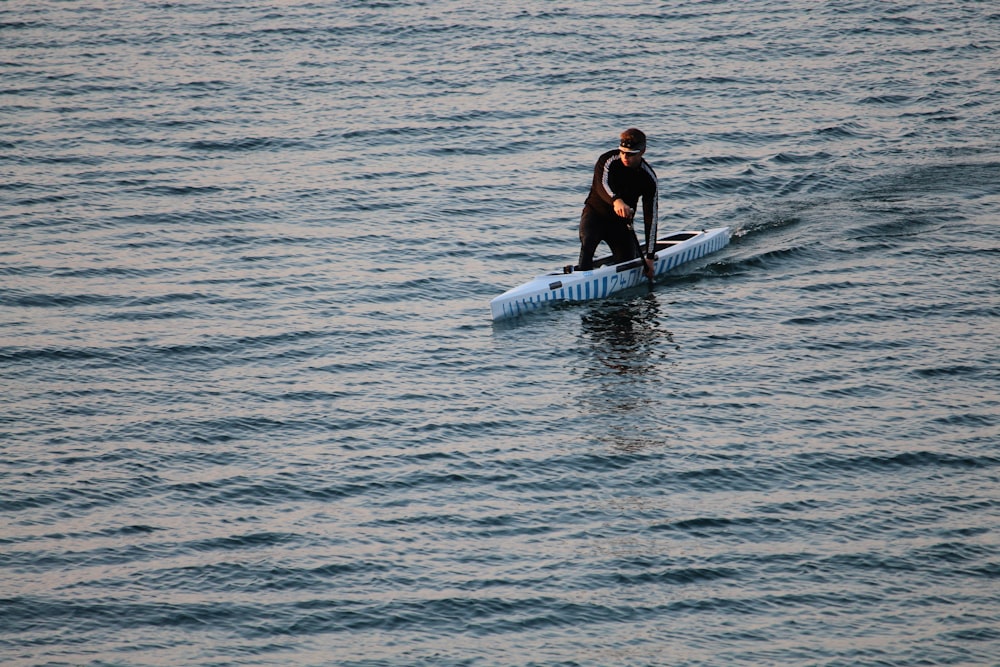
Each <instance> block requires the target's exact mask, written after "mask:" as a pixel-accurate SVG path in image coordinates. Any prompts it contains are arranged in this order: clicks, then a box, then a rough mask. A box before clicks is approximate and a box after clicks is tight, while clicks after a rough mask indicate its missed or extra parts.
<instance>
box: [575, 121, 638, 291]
mask: <svg viewBox="0 0 1000 667" xmlns="http://www.w3.org/2000/svg"><path fill="white" fill-rule="evenodd" d="M645 152H646V135H645V134H643V133H642V132H641V131H639V130H637V129H635V128H634V127H633V128H629V129H627V130H625V131H624V132H622V133H621V137H620V141H619V145H618V149H617V150H613V151H608V152H607V153H605V154H603V155H602V156H601V157H599V158H598V159H597V164H596V165H594V182H593V184H592V185H591V186H590V194H589V195H587V201H586V202H585V203H584V205H583V213H582V214H581V215H580V262H579V268H580V270H581V271H590V270H591V269H593V268H594V252H595V251H596V250H597V246H598V244H600V242H601V241H604V242H605V243H607V244H608V247H610V248H611V252H612V253H613V255H614V260H613V261H614V262H615V263H616V264H617V263H619V262H624V261H627V260H630V259H633V258H635V257H637V256H638V255H637V251H639V252H641V251H642V250H641V249H640V248H639V244H638V239H636V237H635V232H634V231H633V229H632V219H633V218H634V217H635V212H636V207H637V206H638V205H639V198H640V197H641V198H642V219H643V225H644V228H645V238H646V243H645V249H644V250H645V263H646V267H645V272H646V275H647V276H650V277H651V276H652V275H653V259H652V258H653V253H654V252H655V251H656V226H657V211H656V207H657V189H656V185H657V182H656V174H655V173H654V172H653V168H652V167H650V166H649V163H648V162H646V160H645V159H644V158H643V157H642V156H643V155H644V154H645Z"/></svg>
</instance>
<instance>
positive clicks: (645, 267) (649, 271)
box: [628, 209, 655, 287]
mask: <svg viewBox="0 0 1000 667" xmlns="http://www.w3.org/2000/svg"><path fill="white" fill-rule="evenodd" d="M634 220H635V209H632V217H631V218H629V220H628V228H629V231H630V232H632V239H633V240H634V241H635V249H636V252H638V253H639V266H641V267H642V273H643V275H645V276H646V278H647V279H648V280H649V286H650V287H652V286H653V277H654V275H655V273H654V270H653V268H652V267H651V266H650V265H649V264H647V263H646V255H645V253H644V252H643V251H642V244H641V243H639V237H638V236H636V235H635V228H634V226H633V221H634Z"/></svg>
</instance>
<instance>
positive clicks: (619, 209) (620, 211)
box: [611, 197, 635, 220]
mask: <svg viewBox="0 0 1000 667" xmlns="http://www.w3.org/2000/svg"><path fill="white" fill-rule="evenodd" d="M611 203H612V205H613V206H614V208H615V215H617V216H618V217H619V218H625V219H626V220H631V219H632V216H633V215H635V211H634V210H633V209H632V207H631V206H629V205H628V204H626V203H625V200H624V199H622V198H621V197H619V198H618V199H616V200H614V201H613V202H611Z"/></svg>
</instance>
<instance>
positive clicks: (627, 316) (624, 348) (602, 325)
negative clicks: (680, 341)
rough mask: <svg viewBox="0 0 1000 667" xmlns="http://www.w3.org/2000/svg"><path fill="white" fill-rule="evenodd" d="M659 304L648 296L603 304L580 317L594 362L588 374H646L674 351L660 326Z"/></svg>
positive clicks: (673, 344)
mask: <svg viewBox="0 0 1000 667" xmlns="http://www.w3.org/2000/svg"><path fill="white" fill-rule="evenodd" d="M661 319H662V317H661V310H660V302H659V300H658V299H657V296H656V294H655V293H654V292H653V291H650V292H649V293H647V294H644V295H642V296H639V297H636V298H635V299H631V300H629V301H625V302H618V303H615V302H605V303H602V304H599V305H595V306H594V307H593V308H592V309H590V310H588V311H586V312H585V313H584V314H583V317H582V318H581V320H582V322H581V323H582V325H583V326H582V333H583V338H584V339H585V340H586V345H587V347H589V348H590V349H591V351H592V355H591V356H590V358H591V359H592V360H593V361H594V362H596V363H594V364H592V367H591V368H590V369H589V374H591V375H598V376H600V375H606V374H612V375H645V374H647V373H649V372H651V371H653V370H654V369H655V367H656V366H657V365H658V364H660V363H662V362H663V361H664V360H665V359H666V356H667V354H666V353H667V352H668V351H669V350H676V349H677V345H676V344H675V343H674V338H673V334H672V333H671V332H669V331H667V330H666V329H663V328H662V327H661V324H660V320H661Z"/></svg>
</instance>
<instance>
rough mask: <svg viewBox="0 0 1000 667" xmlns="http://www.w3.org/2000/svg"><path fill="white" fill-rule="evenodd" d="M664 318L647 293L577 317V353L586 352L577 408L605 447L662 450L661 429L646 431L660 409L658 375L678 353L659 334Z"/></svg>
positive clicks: (667, 334) (666, 337)
mask: <svg viewBox="0 0 1000 667" xmlns="http://www.w3.org/2000/svg"><path fill="white" fill-rule="evenodd" d="M663 319H664V315H663V313H662V310H661V308H660V301H659V298H658V297H657V295H656V293H654V292H653V291H650V292H648V293H647V294H643V295H641V296H636V297H635V298H633V299H630V300H629V301H627V302H614V301H610V302H605V303H601V304H595V305H594V306H593V307H591V308H589V309H588V310H587V311H586V312H585V313H584V314H583V316H582V317H581V325H582V326H581V336H580V337H581V340H582V341H583V344H582V345H581V348H582V349H583V350H586V351H588V352H589V354H582V355H581V358H582V359H585V360H586V361H587V365H586V367H584V368H582V369H581V374H582V377H581V378H580V380H579V382H578V383H577V386H578V387H579V388H580V390H581V391H580V394H581V395H580V396H579V397H578V401H577V404H578V405H579V406H580V408H581V410H583V411H584V414H585V415H586V416H587V418H591V419H597V420H598V421H599V422H601V424H600V432H601V433H602V434H604V437H603V439H605V440H606V442H607V444H608V446H610V447H611V448H613V449H615V450H618V451H622V452H636V451H641V450H645V449H649V448H650V447H654V446H661V445H662V444H663V438H664V431H663V430H662V427H661V428H659V429H658V430H657V431H656V432H655V433H654V432H652V431H651V430H650V428H649V424H650V423H652V422H653V421H659V420H657V419H656V418H655V415H656V414H658V413H659V412H660V408H661V406H662V405H663V399H664V392H667V391H669V387H668V386H666V384H665V382H664V380H663V372H664V369H665V368H666V367H667V366H668V365H669V364H670V363H671V359H670V357H671V356H674V353H676V352H677V350H679V349H680V348H679V346H678V345H677V344H676V343H675V342H674V336H673V334H672V333H671V332H670V331H668V330H666V329H664V328H663Z"/></svg>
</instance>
